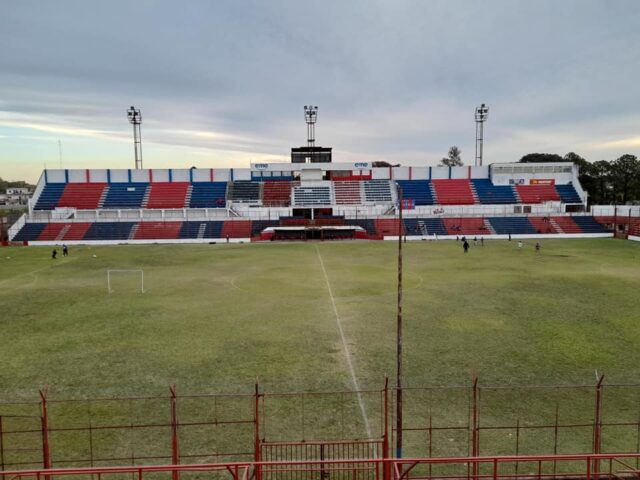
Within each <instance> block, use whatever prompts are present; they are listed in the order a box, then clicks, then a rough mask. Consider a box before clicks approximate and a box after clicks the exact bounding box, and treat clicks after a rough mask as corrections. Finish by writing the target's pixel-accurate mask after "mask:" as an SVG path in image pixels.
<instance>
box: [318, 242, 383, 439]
mask: <svg viewBox="0 0 640 480" xmlns="http://www.w3.org/2000/svg"><path fill="white" fill-rule="evenodd" d="M315 247H316V253H317V254H318V260H320V266H321V267H322V273H323V274H324V281H325V282H326V284H327V290H328V291H329V298H331V305H332V306H333V313H334V314H335V316H336V324H337V325H338V331H339V332H340V339H341V341H342V347H343V349H344V355H345V357H346V358H347V365H348V366H349V372H350V373H351V381H352V382H353V388H354V389H355V390H356V394H357V395H358V404H359V405H360V412H361V413H362V420H363V421H364V428H365V430H366V431H367V437H368V438H373V437H372V435H371V426H370V425H369V417H367V412H366V410H365V408H364V401H363V400H362V394H361V393H360V385H359V384H358V377H356V371H355V369H354V368H353V362H352V361H351V353H350V352H349V347H348V346H347V340H346V338H345V336H344V330H343V329H342V320H341V319H340V315H339V314H338V307H337V306H336V299H335V298H334V296H333V290H331V283H329V276H328V275H327V270H326V269H325V268H324V262H323V261H322V255H320V249H319V248H318V245H316V246H315Z"/></svg>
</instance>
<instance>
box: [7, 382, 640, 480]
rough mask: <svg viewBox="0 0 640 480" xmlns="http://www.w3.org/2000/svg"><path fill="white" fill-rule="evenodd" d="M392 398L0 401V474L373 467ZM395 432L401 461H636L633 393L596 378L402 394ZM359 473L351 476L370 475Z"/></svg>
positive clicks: (383, 448)
mask: <svg viewBox="0 0 640 480" xmlns="http://www.w3.org/2000/svg"><path fill="white" fill-rule="evenodd" d="M393 400H394V399H393V391H392V390H391V389H388V388H387V386H386V384H385V385H384V386H383V387H382V388H379V389H373V390H362V391H358V392H354V391H333V392H293V393H286V392H285V393H273V392H263V391H261V390H260V389H259V388H258V386H257V385H256V387H255V389H254V391H253V392H252V393H241V394H204V395H183V394H179V392H178V391H177V390H176V389H175V387H172V388H170V389H169V391H168V394H166V395H162V396H148V397H126V398H90V399H59V398H54V397H53V396H51V395H50V394H48V393H47V392H46V391H42V392H40V396H39V400H38V401H32V402H4V403H0V470H11V469H24V468H40V467H44V468H53V467H56V468H58V467H95V466H109V465H118V466H122V465H125V464H129V465H151V464H168V463H172V464H197V463H200V464H212V463H225V464H226V463H229V462H255V461H258V462H260V461H271V462H305V461H325V460H326V461H329V460H338V459H341V458H351V459H353V458H368V459H380V458H385V457H388V455H389V451H390V449H389V446H390V445H393V441H394V438H393V436H394V433H395V431H394V430H393V429H392V428H391V426H392V425H395V422H394V419H393V418H391V416H390V412H392V411H393V409H392V408H390V405H393ZM363 415H364V416H366V418H363ZM367 427H368V429H369V432H367ZM403 429H404V439H405V442H404V443H405V451H404V456H405V457H412V458H425V457H426V458H435V457H479V456H481V455H518V456H521V455H528V454H552V455H553V454H556V455H557V454H566V453H584V454H598V453H602V452H617V453H620V452H628V453H636V452H640V386H639V385H606V384H605V383H604V382H603V381H602V378H600V379H599V380H598V382H596V383H594V385H590V386H589V385H581V386H567V385H557V386H525V387H511V386H510V387H504V386H483V385H481V384H480V383H479V382H478V381H477V380H474V381H473V382H471V384H469V385H466V386H459V387H420V388H405V389H404V427H403ZM369 433H370V434H369ZM636 461H637V459H636ZM634 468H638V465H637V464H636V465H635V466H634ZM365 470H366V472H368V473H365V471H363V472H360V474H359V475H360V476H361V477H363V478H365V477H366V478H370V477H369V475H373V473H372V469H371V468H367V469H365ZM472 473H473V472H472ZM270 474H271V475H272V476H273V477H274V478H275V479H278V480H285V479H287V478H288V477H287V476H286V474H285V472H282V471H277V472H276V471H272V472H270ZM0 480H2V479H0ZM174 480H175V479H174Z"/></svg>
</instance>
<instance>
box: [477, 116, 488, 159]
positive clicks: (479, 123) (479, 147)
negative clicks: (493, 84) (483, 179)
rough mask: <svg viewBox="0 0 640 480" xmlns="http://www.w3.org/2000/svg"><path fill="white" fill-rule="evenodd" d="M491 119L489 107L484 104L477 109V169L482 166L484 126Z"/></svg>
mask: <svg viewBox="0 0 640 480" xmlns="http://www.w3.org/2000/svg"><path fill="white" fill-rule="evenodd" d="M488 117H489V107H487V106H486V105H485V104H484V103H483V104H482V105H480V106H479V107H476V167H481V166H482V142H483V130H484V128H483V125H484V122H486V121H487V118H488Z"/></svg>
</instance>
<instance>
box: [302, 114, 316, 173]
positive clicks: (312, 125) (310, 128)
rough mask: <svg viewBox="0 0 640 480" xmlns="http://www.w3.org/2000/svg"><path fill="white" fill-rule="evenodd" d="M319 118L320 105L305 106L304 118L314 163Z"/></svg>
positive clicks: (310, 157) (310, 154)
mask: <svg viewBox="0 0 640 480" xmlns="http://www.w3.org/2000/svg"><path fill="white" fill-rule="evenodd" d="M317 119H318V106H317V105H315V106H312V105H305V106H304V120H305V121H306V122H307V148H308V149H309V160H310V162H311V163H313V153H314V152H313V148H314V147H315V146H316V120H317Z"/></svg>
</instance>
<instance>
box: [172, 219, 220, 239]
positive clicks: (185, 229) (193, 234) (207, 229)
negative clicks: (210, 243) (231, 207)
mask: <svg viewBox="0 0 640 480" xmlns="http://www.w3.org/2000/svg"><path fill="white" fill-rule="evenodd" d="M223 224H224V222H223V221H202V222H193V221H192V222H182V227H181V228H180V234H179V235H178V238H222V225H223Z"/></svg>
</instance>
